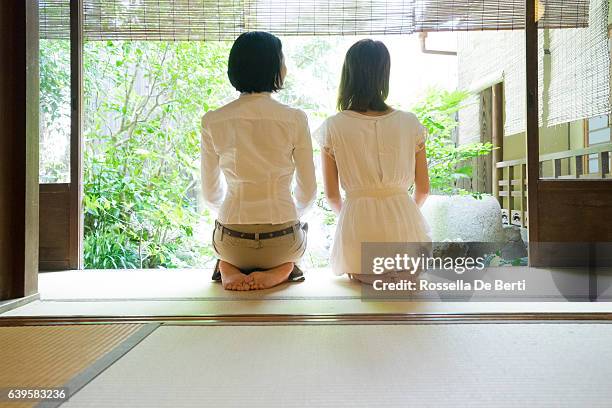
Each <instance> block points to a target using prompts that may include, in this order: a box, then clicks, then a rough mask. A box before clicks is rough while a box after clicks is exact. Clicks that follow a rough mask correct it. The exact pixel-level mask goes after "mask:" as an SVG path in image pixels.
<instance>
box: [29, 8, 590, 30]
mask: <svg viewBox="0 0 612 408" xmlns="http://www.w3.org/2000/svg"><path fill="white" fill-rule="evenodd" d="M534 1H538V10H539V16H540V26H541V27H543V28H560V27H563V28H565V27H584V26H586V24H587V23H588V4H589V1H588V0H534ZM68 5H69V0H40V13H41V36H42V38H65V39H67V38H68V37H69V35H68V33H69V24H68V22H69V18H68V16H69V11H68V8H69V6H68ZM83 18H84V24H83V25H84V36H85V39H86V40H107V39H122V40H232V39H234V38H235V37H236V36H237V35H239V34H240V33H242V32H244V31H252V30H265V31H270V32H272V33H275V34H278V35H381V34H382V35H384V34H410V33H413V32H415V31H465V30H513V29H521V28H522V27H523V24H524V0H453V1H448V0H83Z"/></svg>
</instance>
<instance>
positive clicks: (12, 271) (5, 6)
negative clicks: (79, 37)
mask: <svg viewBox="0 0 612 408" xmlns="http://www.w3.org/2000/svg"><path fill="white" fill-rule="evenodd" d="M38 43H39V41H38V1H36V0H25V1H0V78H2V79H1V80H0V300H5V299H16V298H21V297H25V296H29V295H34V294H35V293H36V292H37V291H38V109H39V107H38V99H39V84H38V53H39V50H38Z"/></svg>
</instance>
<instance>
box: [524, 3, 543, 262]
mask: <svg viewBox="0 0 612 408" xmlns="http://www.w3.org/2000/svg"><path fill="white" fill-rule="evenodd" d="M525 88H526V95H527V104H526V105H527V114H526V121H527V124H526V132H525V135H526V136H525V137H526V138H527V140H526V143H525V145H526V148H527V152H526V156H525V157H526V158H527V186H528V187H527V188H528V193H527V212H528V214H529V217H527V225H528V233H529V262H530V264H531V259H532V258H533V255H534V253H533V252H534V251H536V250H537V249H536V247H535V245H534V244H535V243H536V242H538V241H539V240H540V235H539V228H538V227H539V224H538V221H539V220H538V191H539V183H540V171H539V169H540V165H539V163H540V124H539V107H538V105H539V103H538V22H537V20H536V2H535V1H533V0H525Z"/></svg>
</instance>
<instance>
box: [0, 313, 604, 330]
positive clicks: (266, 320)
mask: <svg viewBox="0 0 612 408" xmlns="http://www.w3.org/2000/svg"><path fill="white" fill-rule="evenodd" d="M519 322H533V323H572V322H576V323H584V322H601V323H609V322H612V313H609V312H578V313H569V312H558V313H554V312H533V313H529V312H525V313H499V312H498V313H406V314H396V313H391V314H374V313H356V314H266V315H263V314H242V315H201V316H45V317H40V316H15V317H11V316H9V317H0V327H3V326H32V325H65V324H71V325H73V324H117V323H161V324H198V325H231V324H238V325H250V324H272V325H279V324H426V323H429V324H436V323H438V324H462V323H463V324H469V323H519Z"/></svg>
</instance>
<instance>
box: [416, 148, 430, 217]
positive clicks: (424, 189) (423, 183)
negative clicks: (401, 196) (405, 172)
mask: <svg viewBox="0 0 612 408" xmlns="http://www.w3.org/2000/svg"><path fill="white" fill-rule="evenodd" d="M415 159H416V165H415V168H414V196H413V198H414V201H415V202H416V204H417V205H418V206H419V208H420V207H421V206H422V205H423V203H424V202H425V200H427V197H428V196H429V171H428V170H427V153H426V152H425V148H424V147H423V148H422V149H421V150H420V151H418V152H417V153H416V155H415Z"/></svg>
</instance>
